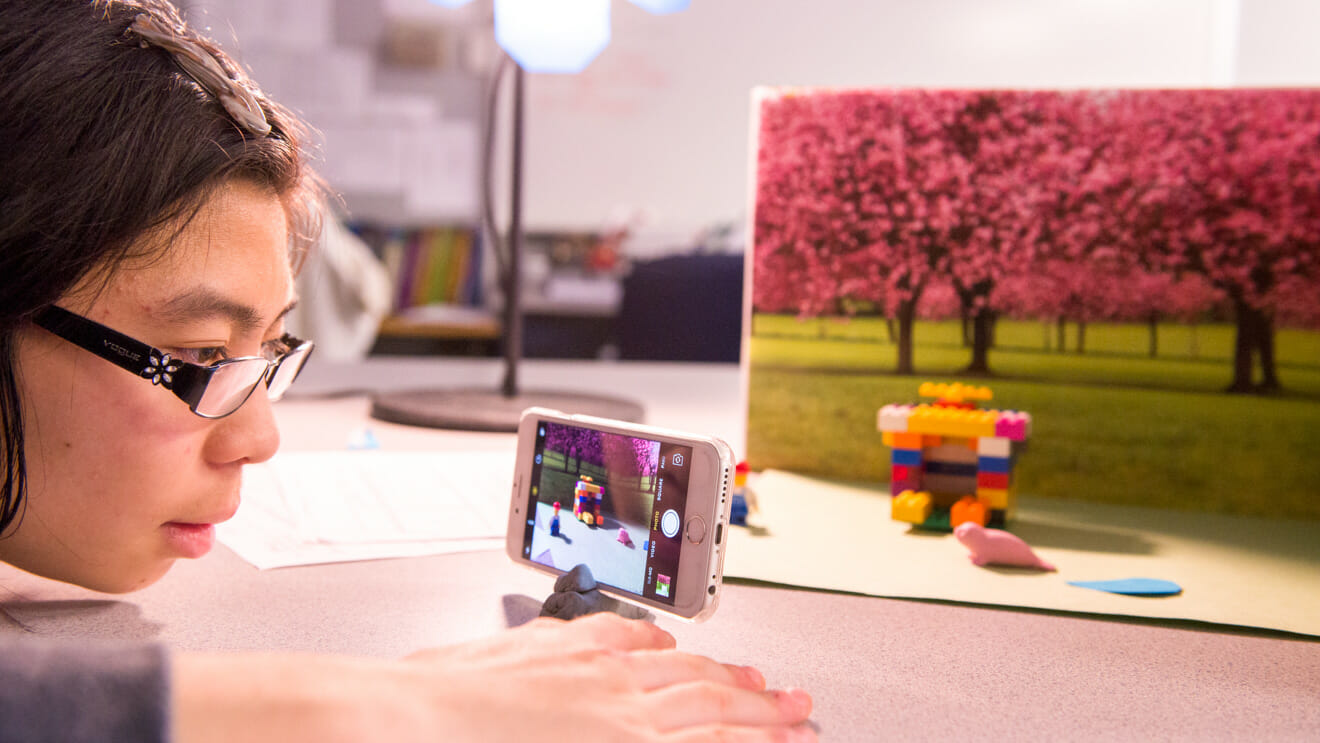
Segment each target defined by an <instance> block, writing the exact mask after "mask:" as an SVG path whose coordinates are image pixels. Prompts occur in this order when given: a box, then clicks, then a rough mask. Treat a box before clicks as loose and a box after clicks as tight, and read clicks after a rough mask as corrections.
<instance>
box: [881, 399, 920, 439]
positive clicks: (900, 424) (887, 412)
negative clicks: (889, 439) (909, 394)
mask: <svg viewBox="0 0 1320 743" xmlns="http://www.w3.org/2000/svg"><path fill="white" fill-rule="evenodd" d="M911 413H912V406H911V405H886V406H884V407H883V408H880V412H879V413H877V414H876V429H877V430H879V431H893V432H894V433H907V430H908V415H910V414H911Z"/></svg>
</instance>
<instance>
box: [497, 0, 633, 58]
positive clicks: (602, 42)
mask: <svg viewBox="0 0 1320 743" xmlns="http://www.w3.org/2000/svg"><path fill="white" fill-rule="evenodd" d="M495 41H497V42H498V43H499V45H500V46H501V47H503V48H504V51H506V52H508V53H509V56H511V57H513V58H514V60H516V61H517V62H518V64H519V65H521V66H522V68H523V69H524V70H527V71H528V72H560V73H573V72H581V71H582V69H583V68H584V67H586V66H587V65H588V64H590V63H591V60H593V59H595V58H596V56H597V55H599V54H600V53H601V51H602V50H603V49H604V48H605V47H607V46H609V43H610V0H495Z"/></svg>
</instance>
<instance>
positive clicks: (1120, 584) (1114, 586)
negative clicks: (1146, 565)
mask: <svg viewBox="0 0 1320 743" xmlns="http://www.w3.org/2000/svg"><path fill="white" fill-rule="evenodd" d="M1068 585H1070V586H1077V587H1079V588H1092V589H1095V590H1097V591H1107V592H1109V593H1120V594H1123V595H1124V596H1177V595H1178V594H1180V593H1182V586H1180V585H1178V584H1177V583H1174V582H1173V581H1171V580H1160V579H1159V578H1121V579H1119V580H1070V581H1068Z"/></svg>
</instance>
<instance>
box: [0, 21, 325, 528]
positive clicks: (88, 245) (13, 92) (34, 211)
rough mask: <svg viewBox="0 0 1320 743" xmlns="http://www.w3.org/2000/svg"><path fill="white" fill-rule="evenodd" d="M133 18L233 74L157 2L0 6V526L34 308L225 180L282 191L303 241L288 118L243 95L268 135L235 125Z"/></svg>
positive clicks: (298, 133)
mask: <svg viewBox="0 0 1320 743" xmlns="http://www.w3.org/2000/svg"><path fill="white" fill-rule="evenodd" d="M143 13H146V14H149V15H150V16H151V17H152V18H153V19H154V20H157V21H160V22H162V23H163V24H165V25H166V26H167V27H169V28H170V29H172V30H174V31H175V32H176V33H177V34H178V38H180V39H184V40H187V41H191V42H194V43H196V44H198V45H199V46H201V47H202V48H203V49H205V50H206V51H208V52H210V53H211V55H212V56H214V57H215V59H216V61H217V62H218V63H219V64H220V65H221V67H223V68H224V71H225V73H226V74H228V76H229V77H230V78H232V79H235V80H238V81H243V82H244V83H245V84H246V82H247V78H246V77H245V75H244V74H243V72H242V71H241V70H240V69H239V68H238V67H237V65H235V64H234V63H233V62H232V61H231V60H229V58H228V57H226V56H225V55H224V54H223V53H222V52H220V50H219V48H218V47H216V46H215V44H214V43H213V42H211V41H209V40H207V39H205V38H203V37H201V36H198V35H197V34H195V33H193V32H192V31H191V30H188V29H186V28H185V27H184V25H183V22H182V20H181V19H180V17H179V15H178V11H177V10H175V8H174V7H173V6H172V5H170V4H169V2H168V1H167V0H0V427H2V428H0V437H3V443H2V445H3V450H2V451H0V469H2V470H3V477H4V484H3V491H0V535H3V534H4V533H5V531H6V529H7V528H8V527H9V525H10V524H11V523H13V522H14V520H15V519H16V518H17V517H18V515H19V513H20V512H21V507H22V503H23V500H24V497H25V494H26V489H27V475H26V465H25V459H24V454H23V419H22V411H21V408H20V405H21V402H22V400H21V395H20V392H19V389H18V379H17V369H16V368H15V364H16V359H15V355H16V347H17V343H16V332H17V331H18V330H19V329H20V328H22V327H24V326H25V325H26V323H28V322H29V319H30V318H31V316H32V315H33V314H34V313H35V312H36V311H38V310H40V309H42V308H44V307H46V306H48V305H50V304H53V303H54V302H55V301H56V300H57V299H59V298H60V297H61V296H63V295H64V294H65V293H66V292H68V291H69V290H70V289H72V288H73V287H74V286H75V285H76V284H78V283H79V282H80V281H82V280H84V279H85V278H86V277H89V276H91V275H93V272H101V271H105V273H104V275H105V276H109V274H110V273H111V272H113V270H114V268H115V267H116V266H117V265H119V263H120V262H121V261H122V260H123V259H124V258H126V257H128V254H129V251H130V250H131V249H132V248H133V246H134V245H135V243H136V242H137V241H138V240H139V238H141V237H142V236H144V235H145V234H147V233H148V232H149V231H151V230H154V229H158V228H161V227H162V226H165V225H182V224H186V223H187V221H188V220H189V219H191V217H192V216H193V215H195V214H196V213H197V210H198V209H200V208H201V206H202V204H203V203H205V201H206V200H207V198H208V197H209V196H210V195H211V194H212V193H213V192H214V191H215V190H216V189H218V188H219V187H221V186H222V185H223V184H224V183H226V182H229V181H232V180H235V179H239V180H246V181H250V182H253V183H255V184H257V185H259V186H262V187H266V188H269V189H270V190H271V192H272V193H274V194H276V195H277V196H278V197H279V198H280V199H281V200H282V201H283V203H284V204H285V208H286V211H287V212H288V213H289V216H290V224H291V225H292V230H291V231H292V232H293V233H294V241H295V244H294V245H291V249H292V250H300V249H301V248H302V247H304V246H305V245H306V244H307V242H308V241H310V240H311V239H312V238H314V236H315V235H314V232H315V229H314V228H315V226H316V223H315V217H316V215H317V214H319V209H318V208H317V204H316V202H317V201H319V197H320V193H321V192H320V189H319V188H318V187H317V185H316V183H317V182H316V180H315V178H314V176H313V174H312V173H311V171H310V170H309V169H308V168H306V167H305V165H304V164H303V161H302V155H301V153H300V152H299V147H300V140H301V139H302V137H303V131H304V129H303V127H302V125H301V124H300V123H299V122H298V121H297V119H296V118H295V117H293V116H292V115H291V114H290V113H289V112H288V111H286V110H284V109H283V108H281V107H279V106H277V105H275V104H274V103H272V102H270V101H269V100H266V99H265V98H264V96H261V95H260V94H257V96H256V97H257V100H258V102H259V104H260V107H261V110H262V113H264V114H265V117H266V120H267V122H269V124H270V127H271V130H270V133H269V134H267V135H265V136H260V135H254V134H253V133H251V132H249V131H247V130H245V129H244V128H243V127H242V126H240V125H239V123H238V122H236V121H235V120H234V119H233V118H231V116H230V115H229V114H228V113H226V111H225V109H224V107H223V106H222V103H221V101H220V100H218V99H217V98H216V96H215V95H213V94H212V92H209V91H208V90H207V89H206V88H204V87H203V86H202V85H199V84H198V82H197V80H196V79H195V78H193V77H191V76H190V75H188V74H187V73H186V72H185V71H184V70H183V68H182V67H180V65H179V62H178V60H176V59H175V57H174V56H173V55H172V54H171V53H170V52H168V51H166V50H165V49H163V48H161V47H159V46H154V45H147V46H143V45H142V44H140V43H139V40H138V39H137V38H135V37H133V36H132V35H126V34H125V30H126V29H127V28H128V27H129V25H130V24H132V23H133V21H134V20H135V19H136V18H137V17H138V16H139V15H141V14H143ZM249 87H250V88H251V89H252V90H254V91H255V86H249ZM293 255H294V254H291V258H292V256H293ZM95 275H97V276H100V275H101V274H100V273H98V274H95Z"/></svg>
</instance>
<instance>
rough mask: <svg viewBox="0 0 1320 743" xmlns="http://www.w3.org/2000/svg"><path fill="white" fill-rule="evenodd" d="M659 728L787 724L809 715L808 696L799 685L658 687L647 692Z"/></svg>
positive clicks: (690, 684) (809, 699)
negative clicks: (788, 687) (769, 688)
mask: <svg viewBox="0 0 1320 743" xmlns="http://www.w3.org/2000/svg"><path fill="white" fill-rule="evenodd" d="M647 703H648V704H650V705H653V706H652V714H653V715H654V716H653V717H652V719H654V720H655V721H656V722H657V723H658V726H659V727H660V728H661V729H662V730H677V729H680V728H688V727H697V726H702V725H712V724H723V725H734V726H739V725H742V726H751V727H757V726H776V725H778V726H786V725H794V724H797V723H801V722H804V721H806V719H807V718H808V717H810V716H811V705H812V701H811V696H810V695H809V694H807V693H806V692H805V691H802V690H801V689H791V690H787V691H779V690H776V691H761V692H756V691H749V690H747V689H739V688H736V687H733V686H727V685H724V684H719V683H716V682H712V681H696V682H693V683H688V684H679V685H675V686H670V687H668V688H664V689H657V690H656V691H654V692H652V693H651V694H649V695H648V702H647Z"/></svg>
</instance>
